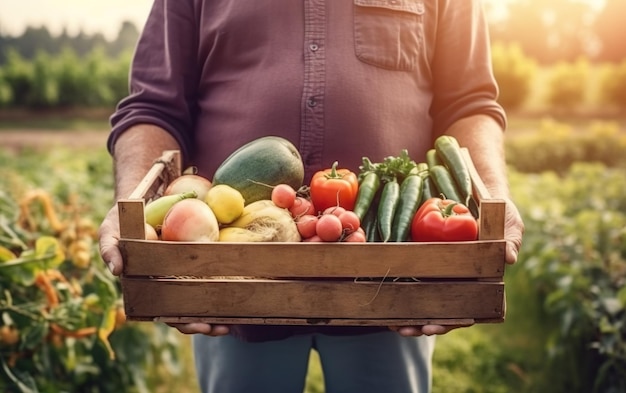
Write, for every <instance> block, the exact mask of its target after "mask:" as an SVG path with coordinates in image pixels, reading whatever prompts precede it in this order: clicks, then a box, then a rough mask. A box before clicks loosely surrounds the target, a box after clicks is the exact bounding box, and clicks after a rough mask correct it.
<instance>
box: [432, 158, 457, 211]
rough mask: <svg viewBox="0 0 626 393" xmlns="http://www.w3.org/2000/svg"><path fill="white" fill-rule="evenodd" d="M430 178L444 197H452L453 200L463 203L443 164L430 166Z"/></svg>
mask: <svg viewBox="0 0 626 393" xmlns="http://www.w3.org/2000/svg"><path fill="white" fill-rule="evenodd" d="M430 178H431V179H432V180H433V183H435V186H436V187H437V190H439V192H440V193H441V194H443V196H444V199H452V200H453V201H456V202H459V203H464V202H463V199H462V197H461V194H460V193H459V191H458V190H457V186H456V183H455V181H454V178H453V177H452V175H451V174H450V172H449V171H448V168H446V167H445V166H443V165H435V166H433V167H432V168H430Z"/></svg>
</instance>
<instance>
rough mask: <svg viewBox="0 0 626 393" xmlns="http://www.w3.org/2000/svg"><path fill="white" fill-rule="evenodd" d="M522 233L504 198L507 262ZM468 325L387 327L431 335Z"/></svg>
mask: <svg viewBox="0 0 626 393" xmlns="http://www.w3.org/2000/svg"><path fill="white" fill-rule="evenodd" d="M523 234H524V222H523V221H522V217H521V215H520V213H519V211H518V210H517V207H516V206H515V204H514V203H513V202H512V201H511V200H510V199H507V200H506V218H505V223H504V238H505V239H506V253H505V261H506V263H508V264H513V263H515V262H517V256H518V254H519V250H520V247H521V245H522V236H523ZM472 325H473V324H468V325H446V326H442V325H424V326H390V327H389V329H391V330H393V331H395V332H398V334H400V335H401V336H406V337H408V336H422V335H426V336H432V335H441V334H446V333H448V332H449V331H451V330H454V329H458V328H461V327H469V326H472Z"/></svg>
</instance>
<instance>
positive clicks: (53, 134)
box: [0, 129, 109, 151]
mask: <svg viewBox="0 0 626 393" xmlns="http://www.w3.org/2000/svg"><path fill="white" fill-rule="evenodd" d="M108 135H109V134H108V131H80V132H76V131H57V130H23V129H20V130H15V131H10V130H7V131H1V132H0V147H2V148H6V149H10V150H16V151H19V150H22V149H24V148H50V147H65V148H70V149H76V148H99V147H101V148H103V149H105V148H106V140H107V137H108Z"/></svg>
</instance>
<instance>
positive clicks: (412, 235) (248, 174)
mask: <svg viewBox="0 0 626 393" xmlns="http://www.w3.org/2000/svg"><path fill="white" fill-rule="evenodd" d="M268 160H273V161H272V166H271V169H272V170H271V171H268V170H267V167H268V165H267V163H268ZM275 161H280V162H281V164H280V165H277V164H276V162H275ZM278 168H280V170H279V169H278ZM302 168H303V164H302V161H301V158H300V155H299V153H298V152H297V150H295V147H294V146H293V145H292V144H291V143H290V142H288V141H286V140H284V139H282V138H279V137H265V138H260V139H257V140H255V141H252V142H250V143H248V144H246V145H244V146H242V147H241V148H239V149H238V150H236V151H235V152H234V153H233V154H231V155H230V156H229V157H228V158H227V159H226V160H225V161H224V163H223V164H222V165H221V166H220V167H219V168H218V170H217V171H216V177H215V178H214V179H213V180H212V181H210V180H208V179H206V178H202V177H201V176H198V175H197V174H195V173H194V174H186V175H182V176H181V177H179V178H177V179H176V180H175V181H174V182H176V183H178V184H179V185H181V186H179V187H172V184H173V183H172V184H171V185H170V186H169V187H168V188H167V189H166V190H165V192H164V195H163V196H162V197H160V198H157V199H155V200H152V201H150V202H149V203H148V204H147V205H146V208H145V216H146V217H145V218H146V234H147V238H149V239H161V240H168V241H186V242H215V241H225V242H266V241H275V242H294V241H296V242H299V241H304V242H404V241H468V240H475V239H476V238H477V236H478V224H477V222H476V218H477V213H476V212H475V211H472V210H471V208H472V207H475V206H476V204H475V202H474V200H473V196H472V195H473V190H472V181H471V178H470V172H469V169H468V166H467V163H466V162H465V158H464V157H463V155H462V150H461V147H460V146H459V144H458V142H457V140H456V139H455V138H453V137H451V136H441V137H439V138H437V140H436V141H435V144H434V146H433V148H432V149H431V150H430V151H429V152H428V154H427V155H426V157H424V161H423V162H420V163H417V162H415V161H414V160H413V159H411V157H410V156H409V153H408V151H407V150H403V151H402V152H401V153H400V155H399V156H389V157H386V158H385V159H384V160H383V161H382V162H377V163H374V162H372V161H371V160H370V159H369V158H367V157H363V162H362V165H361V166H360V169H359V172H358V173H355V172H352V171H350V170H348V169H345V168H340V167H339V163H338V162H337V161H336V162H334V163H333V164H332V165H331V166H330V167H329V168H327V169H325V170H321V171H318V172H317V173H315V174H314V176H313V177H312V179H311V181H310V183H309V184H302V183H303V181H302V179H303V170H302ZM191 172H192V173H193V171H191ZM191 176H193V178H191ZM172 190H175V191H172ZM472 213H473V214H472ZM459 228H460V229H459Z"/></svg>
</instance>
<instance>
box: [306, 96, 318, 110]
mask: <svg viewBox="0 0 626 393" xmlns="http://www.w3.org/2000/svg"><path fill="white" fill-rule="evenodd" d="M306 104H307V105H308V106H309V107H311V108H313V107H314V106H316V105H317V101H315V98H309V99H308V100H307V102H306Z"/></svg>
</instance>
